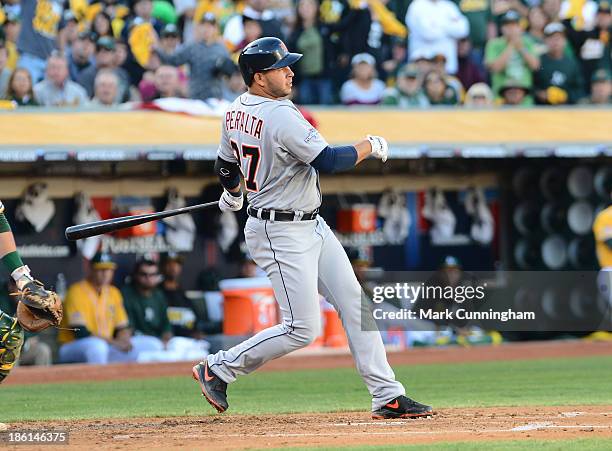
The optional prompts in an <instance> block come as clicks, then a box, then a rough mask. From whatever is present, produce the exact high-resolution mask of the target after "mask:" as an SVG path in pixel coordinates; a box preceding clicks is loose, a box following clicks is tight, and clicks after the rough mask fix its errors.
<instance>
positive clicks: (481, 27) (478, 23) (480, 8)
mask: <svg viewBox="0 0 612 451" xmlns="http://www.w3.org/2000/svg"><path fill="white" fill-rule="evenodd" d="M492 1H493V0H476V1H468V0H463V1H459V2H458V6H459V9H460V11H461V12H462V13H463V14H464V15H465V17H466V18H467V20H468V23H469V26H470V34H469V36H466V37H464V38H462V40H465V39H467V40H469V42H471V44H472V47H473V49H474V57H475V62H476V63H477V64H481V63H482V60H483V57H484V48H485V45H486V43H487V39H488V38H489V36H492V35H494V31H493V30H494V28H495V24H494V21H493V12H492V11H491V3H492ZM470 86H471V85H470ZM468 87H469V86H466V88H468Z"/></svg>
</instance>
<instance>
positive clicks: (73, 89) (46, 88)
mask: <svg viewBox="0 0 612 451" xmlns="http://www.w3.org/2000/svg"><path fill="white" fill-rule="evenodd" d="M34 98H35V99H36V102H38V103H39V104H40V105H43V106H73V107H76V106H83V105H87V103H88V100H89V98H88V96H87V92H86V91H85V89H83V87H82V86H80V85H79V84H77V83H75V82H73V81H71V80H70V79H69V78H68V61H66V58H65V57H64V56H62V55H60V54H53V55H51V56H50V57H49V59H48V61H47V69H46V77H45V79H44V80H43V81H41V82H39V83H37V84H36V85H34Z"/></svg>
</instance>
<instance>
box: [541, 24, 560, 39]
mask: <svg viewBox="0 0 612 451" xmlns="http://www.w3.org/2000/svg"><path fill="white" fill-rule="evenodd" d="M555 33H561V34H565V27H564V26H563V24H562V23H559V22H551V23H549V24H548V25H546V26H545V27H544V36H546V37H548V36H552V35H553V34H555Z"/></svg>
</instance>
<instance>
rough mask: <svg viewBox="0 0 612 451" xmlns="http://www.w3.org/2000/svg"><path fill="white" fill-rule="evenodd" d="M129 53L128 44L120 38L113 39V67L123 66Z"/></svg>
mask: <svg viewBox="0 0 612 451" xmlns="http://www.w3.org/2000/svg"><path fill="white" fill-rule="evenodd" d="M129 53H130V49H129V48H128V45H127V44H126V43H125V42H123V41H122V40H118V41H115V67H120V68H122V69H125V68H124V65H125V62H126V61H127V57H128V55H129Z"/></svg>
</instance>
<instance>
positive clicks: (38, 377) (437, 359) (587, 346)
mask: <svg viewBox="0 0 612 451" xmlns="http://www.w3.org/2000/svg"><path fill="white" fill-rule="evenodd" d="M388 355H389V362H390V363H391V364H392V365H419V364H428V363H454V362H483V361H493V360H524V359H542V358H554V357H584V356H596V355H602V356H603V355H612V343H610V342H587V341H577V340H576V341H547V342H529V343H507V344H502V345H499V346H483V347H471V348H460V347H456V346H453V347H448V348H416V349H410V350H407V351H402V352H389V354H388ZM192 366H193V362H178V363H148V364H116V365H106V366H97V365H55V366H52V367H20V368H15V369H14V370H13V372H12V373H11V376H10V377H9V378H7V379H6V381H5V382H4V383H3V385H18V384H36V383H42V382H45V383H61V382H73V381H87V382H91V381H98V380H120V379H140V378H148V377H161V376H181V375H183V376H187V377H190V376H191V367H192ZM351 366H353V358H352V357H351V355H350V353H349V352H348V349H347V350H306V351H305V352H300V351H298V352H294V353H292V354H289V355H288V356H286V357H283V358H281V359H278V360H273V361H271V362H268V363H267V364H266V365H264V366H263V367H262V368H261V369H259V370H258V371H290V370H303V369H323V368H338V367H351Z"/></svg>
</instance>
